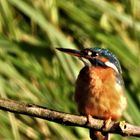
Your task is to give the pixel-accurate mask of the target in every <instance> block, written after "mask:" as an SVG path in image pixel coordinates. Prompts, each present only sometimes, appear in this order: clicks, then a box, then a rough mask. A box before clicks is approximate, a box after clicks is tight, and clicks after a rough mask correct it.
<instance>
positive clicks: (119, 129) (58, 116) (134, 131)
mask: <svg viewBox="0 0 140 140" xmlns="http://www.w3.org/2000/svg"><path fill="white" fill-rule="evenodd" d="M0 109H1V110H5V111H10V112H13V113H17V114H24V115H28V116H32V117H37V118H41V119H44V120H49V121H53V122H56V123H60V124H64V125H69V126H79V127H85V128H93V129H95V130H98V131H102V132H105V133H116V134H120V135H123V136H136V137H140V127H138V126H134V125H131V124H128V123H126V122H124V121H121V122H114V121H112V122H111V123H110V124H109V125H108V126H107V127H104V121H103V120H99V119H94V118H93V119H92V121H91V123H90V124H89V123H88V121H87V118H86V117H85V116H78V115H73V114H68V113H63V112H58V111H54V110H50V109H47V108H45V107H41V106H37V105H33V104H25V103H21V102H18V101H13V100H9V99H0Z"/></svg>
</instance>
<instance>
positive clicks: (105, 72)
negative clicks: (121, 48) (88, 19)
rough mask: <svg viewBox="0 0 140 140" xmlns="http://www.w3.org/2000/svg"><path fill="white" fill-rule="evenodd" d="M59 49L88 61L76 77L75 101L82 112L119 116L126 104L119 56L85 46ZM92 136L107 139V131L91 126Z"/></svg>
mask: <svg viewBox="0 0 140 140" xmlns="http://www.w3.org/2000/svg"><path fill="white" fill-rule="evenodd" d="M57 49H58V50H59V51H62V52H64V53H68V54H70V55H73V56H77V57H79V58H80V60H82V61H83V62H84V64H85V66H84V68H82V70H81V71H80V73H79V76H78V78H77V81H76V89H75V101H76V102H77V105H78V110H79V112H80V113H81V114H83V115H86V116H87V118H88V120H89V121H90V117H95V118H99V119H104V120H107V121H109V120H118V119H119V118H120V117H121V116H122V113H123V111H124V110H125V108H126V105H127V102H126V98H125V96H124V82H123V79H122V75H121V74H122V70H121V66H120V63H119V61H118V59H117V58H116V56H115V55H114V54H113V53H111V52H110V51H109V50H107V49H103V48H86V49H82V50H80V51H79V50H72V49H66V48H57ZM90 138H91V139H92V140H107V139H108V134H102V133H101V132H98V131H95V130H93V129H91V130H90Z"/></svg>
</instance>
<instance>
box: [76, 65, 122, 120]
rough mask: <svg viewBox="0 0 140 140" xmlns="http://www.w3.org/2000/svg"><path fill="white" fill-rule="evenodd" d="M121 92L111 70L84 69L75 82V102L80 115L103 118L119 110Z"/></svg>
mask: <svg viewBox="0 0 140 140" xmlns="http://www.w3.org/2000/svg"><path fill="white" fill-rule="evenodd" d="M121 92H122V87H121V85H119V84H118V83H117V82H116V76H115V72H114V71H113V70H112V69H110V68H96V67H93V68H92V67H85V68H83V69H82V70H81V72H80V74H79V76H78V79H77V82H76V91H75V100H76V102H77V104H78V108H79V111H80V112H81V113H83V114H85V115H88V114H90V115H94V116H95V117H99V118H104V116H106V117H108V115H109V114H110V112H112V109H113V110H114V111H118V109H119V108H120V95H121Z"/></svg>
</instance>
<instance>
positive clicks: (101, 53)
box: [57, 48, 122, 73]
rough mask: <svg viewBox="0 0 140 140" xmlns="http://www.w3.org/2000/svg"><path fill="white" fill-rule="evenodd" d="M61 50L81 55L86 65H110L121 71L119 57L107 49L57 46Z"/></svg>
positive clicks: (118, 71)
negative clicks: (76, 48) (77, 48)
mask: <svg viewBox="0 0 140 140" xmlns="http://www.w3.org/2000/svg"><path fill="white" fill-rule="evenodd" d="M57 49H58V50H59V51H62V52H64V53H68V54H70V55H73V56H77V57H79V58H80V59H81V60H82V61H83V62H84V64H85V65H89V66H96V67H98V66H99V67H110V68H112V69H114V70H115V71H116V72H117V73H121V72H122V70H121V66H120V63H119V61H118V59H117V57H116V56H115V55H114V54H113V53H111V52H110V51H109V50H107V49H103V48H86V49H82V50H73V49H66V48H57Z"/></svg>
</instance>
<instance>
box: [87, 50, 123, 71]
mask: <svg viewBox="0 0 140 140" xmlns="http://www.w3.org/2000/svg"><path fill="white" fill-rule="evenodd" d="M89 50H90V51H92V52H94V53H95V52H96V53H97V54H98V55H99V56H102V57H105V58H106V59H108V60H109V61H110V62H111V63H113V64H114V65H115V66H116V67H117V69H118V71H119V72H120V73H122V70H121V66H120V63H119V60H118V59H117V57H116V56H115V55H114V54H113V53H112V52H110V51H109V50H107V49H104V48H90V49H89Z"/></svg>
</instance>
